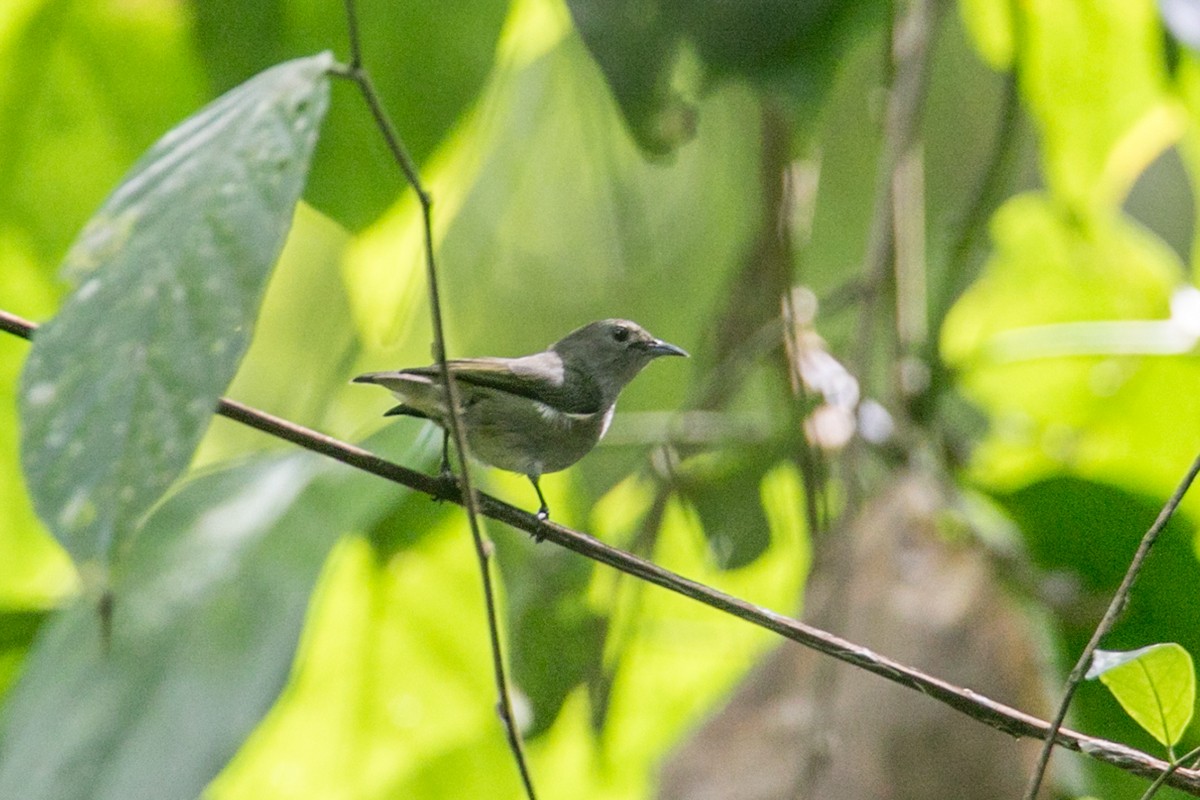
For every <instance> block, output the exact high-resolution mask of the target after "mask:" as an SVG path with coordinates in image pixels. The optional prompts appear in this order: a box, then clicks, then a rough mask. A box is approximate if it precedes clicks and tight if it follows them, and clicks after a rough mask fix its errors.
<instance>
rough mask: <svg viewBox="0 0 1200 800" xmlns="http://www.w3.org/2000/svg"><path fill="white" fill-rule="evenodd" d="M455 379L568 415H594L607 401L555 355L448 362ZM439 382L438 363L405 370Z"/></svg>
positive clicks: (584, 376)
mask: <svg viewBox="0 0 1200 800" xmlns="http://www.w3.org/2000/svg"><path fill="white" fill-rule="evenodd" d="M447 363H448V364H449V366H450V370H451V372H453V373H454V378H455V380H458V381H462V382H463V383H465V384H468V385H470V386H482V387H485V388H488V389H497V390H499V391H502V392H508V393H509V394H515V395H519V396H521V397H528V398H529V399H530V400H536V401H538V402H539V403H544V404H546V405H547V406H550V407H551V408H554V409H556V410H558V411H563V412H566V413H568V414H594V413H596V412H598V411H601V410H602V409H603V408H604V398H603V396H602V395H601V393H600V389H599V387H598V386H596V383H595V381H593V380H592V379H591V378H590V377H588V376H586V375H583V374H581V373H574V374H572V375H570V376H569V377H570V380H566V378H567V377H568V376H566V375H565V373H564V370H563V364H562V360H561V359H560V358H559V357H558V355H557V354H556V353H551V352H545V353H538V354H536V355H532V356H525V357H523V358H461V359H456V360H453V361H450V362H447ZM402 371H403V372H405V373H408V374H411V375H421V376H424V377H427V378H430V379H433V380H436V379H437V378H438V376H439V375H440V373H441V370H440V369H439V368H438V366H437V365H436V364H434V365H431V366H428V367H417V368H415V369H406V370H402Z"/></svg>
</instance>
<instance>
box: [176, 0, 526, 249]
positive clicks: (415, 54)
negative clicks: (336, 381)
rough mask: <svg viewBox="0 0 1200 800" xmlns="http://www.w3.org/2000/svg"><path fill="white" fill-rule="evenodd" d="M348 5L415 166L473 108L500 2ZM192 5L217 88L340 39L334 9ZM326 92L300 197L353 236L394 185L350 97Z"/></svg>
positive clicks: (342, 15) (220, 2) (351, 93)
mask: <svg viewBox="0 0 1200 800" xmlns="http://www.w3.org/2000/svg"><path fill="white" fill-rule="evenodd" d="M355 5H356V7H357V9H358V13H359V22H360V24H359V31H360V34H361V36H362V37H363V58H364V61H365V63H366V66H367V68H368V69H369V70H370V72H371V77H372V80H373V81H374V83H375V87H376V89H377V90H378V91H379V94H380V96H381V98H382V100H383V104H384V106H385V107H386V108H387V110H388V112H389V113H390V114H391V115H392V119H394V120H395V121H396V123H397V126H398V128H399V131H400V135H401V136H402V137H403V139H404V144H405V146H406V147H407V148H408V149H409V152H410V153H411V155H412V156H413V158H414V159H415V160H416V161H417V163H421V162H423V161H425V160H426V159H427V158H428V157H429V156H430V155H431V154H432V153H433V152H434V151H435V149H436V148H437V147H438V146H439V144H441V142H442V141H443V140H444V139H445V138H446V137H447V136H448V134H449V132H450V131H451V130H452V129H453V127H454V126H455V124H456V123H457V122H458V120H459V118H460V117H461V115H462V114H463V112H464V111H465V110H466V109H467V108H469V107H470V106H471V105H472V104H473V103H474V102H475V101H476V99H477V97H478V95H479V92H480V90H481V88H482V87H483V86H484V84H485V81H486V80H487V77H488V74H489V72H490V70H491V67H492V61H493V57H494V55H495V52H496V42H497V40H498V38H499V36H500V30H501V26H502V25H503V23H504V16H505V11H506V10H507V8H508V3H506V2H504V0H468V1H467V2H456V3H412V2H396V1H395V0H362V1H361V2H358V3H355ZM192 6H193V9H194V11H195V14H196V34H197V36H196V40H197V42H198V44H199V50H200V56H201V58H203V64H204V67H205V69H206V70H207V72H208V74H209V75H210V76H211V78H212V82H213V84H214V85H215V86H216V87H218V89H221V90H223V89H225V88H227V87H229V86H232V85H234V84H235V83H237V82H238V81H241V80H243V79H244V78H245V76H246V75H250V74H252V73H254V72H255V71H257V70H261V69H263V68H264V67H266V66H267V65H269V64H271V63H274V62H275V61H279V60H281V59H283V58H286V57H287V55H288V54H289V53H305V52H311V51H313V50H318V49H321V48H324V47H329V46H330V45H331V44H334V45H337V46H339V47H341V45H342V42H344V41H345V30H346V12H345V7H344V6H343V5H342V4H341V3H284V2H280V0H270V2H256V3H245V2H241V0H204V1H203V2H198V3H194V4H192ZM334 92H335V105H336V107H337V109H338V113H337V114H334V115H333V116H331V117H330V119H329V122H328V123H327V125H326V128H325V131H324V133H323V134H322V136H321V144H320V146H319V147H318V148H317V154H316V156H315V160H314V165H313V174H312V179H311V180H310V182H309V187H308V189H307V190H306V191H305V198H306V199H307V200H308V201H309V202H311V203H312V204H313V205H315V206H316V207H317V208H319V209H320V210H321V211H323V212H324V213H326V214H329V215H330V216H332V217H333V218H334V219H336V220H337V221H338V222H340V223H341V224H343V225H347V226H349V227H351V228H355V229H357V228H361V227H363V226H365V225H367V224H369V223H371V222H372V221H374V220H375V219H376V218H377V217H378V216H379V215H380V214H381V213H382V212H383V211H384V210H385V209H386V208H387V207H388V206H389V205H390V204H391V203H392V202H394V201H395V199H396V198H397V197H398V196H399V195H400V193H401V191H402V190H403V189H404V184H403V182H402V181H401V179H400V174H399V172H398V171H397V170H396V165H395V162H394V161H393V159H392V156H391V154H390V153H389V152H388V150H387V148H386V147H385V146H384V143H383V139H382V137H380V135H379V130H378V128H377V127H376V126H375V121H374V119H373V118H372V117H371V113H370V111H369V110H368V109H367V107H366V105H365V104H364V103H363V102H362V98H361V97H360V96H359V95H358V90H357V89H356V88H355V87H354V86H352V85H350V84H349V83H346V82H339V83H338V84H336V85H335V86H334ZM362 176H371V177H370V178H369V179H365V180H360V179H359V177H362Z"/></svg>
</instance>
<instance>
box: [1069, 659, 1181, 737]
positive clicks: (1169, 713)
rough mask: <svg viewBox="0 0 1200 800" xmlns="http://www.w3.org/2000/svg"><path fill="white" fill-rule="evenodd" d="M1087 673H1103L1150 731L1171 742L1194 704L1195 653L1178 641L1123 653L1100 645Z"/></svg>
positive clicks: (1103, 679)
mask: <svg viewBox="0 0 1200 800" xmlns="http://www.w3.org/2000/svg"><path fill="white" fill-rule="evenodd" d="M1087 676H1088V678H1099V679H1100V682H1101V683H1103V684H1104V685H1105V686H1107V687H1108V690H1109V691H1110V692H1112V693H1113V697H1115V698H1117V702H1118V703H1120V704H1121V708H1123V709H1125V711H1126V712H1127V713H1128V714H1129V716H1131V717H1133V718H1134V719H1135V720H1137V723H1138V724H1139V725H1141V726H1142V727H1143V728H1145V729H1146V730H1147V731H1148V732H1149V733H1150V735H1151V736H1153V737H1154V738H1155V739H1157V740H1158V741H1159V742H1161V743H1162V744H1164V745H1166V746H1167V747H1173V746H1174V745H1175V744H1177V743H1178V742H1179V739H1180V737H1182V736H1183V732H1184V730H1186V729H1187V726H1188V723H1190V722H1191V721H1192V712H1193V710H1194V709H1195V704H1196V670H1195V669H1194V668H1193V666H1192V656H1191V654H1189V653H1188V651H1187V650H1185V649H1183V648H1182V647H1180V646H1179V645H1177V644H1174V643H1169V644H1152V645H1150V646H1148V647H1142V648H1140V649H1138V650H1130V651H1125V652H1120V651H1115V650H1097V651H1096V654H1095V655H1094V656H1093V657H1092V666H1091V667H1090V668H1089V669H1088V673H1087Z"/></svg>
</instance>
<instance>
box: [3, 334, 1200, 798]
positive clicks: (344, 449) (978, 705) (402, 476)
mask: <svg viewBox="0 0 1200 800" xmlns="http://www.w3.org/2000/svg"><path fill="white" fill-rule="evenodd" d="M36 327H37V326H36V325H34V324H33V323H32V322H29V321H27V320H24V319H22V318H20V317H18V316H16V315H15V314H10V313H8V312H6V311H3V310H0V330H3V331H7V332H8V333H12V334H14V335H17V336H21V337H24V338H26V339H28V338H29V337H30V336H31V335H32V333H33V331H34V330H35V329H36ZM217 413H218V414H220V415H222V416H224V417H228V418H229V419H232V420H235V421H237V422H240V423H242V424H243V425H247V426H249V427H251V428H255V429H256V430H259V431H262V432H263V433H266V434H269V435H271V436H275V437H276V438H279V439H283V440H285V441H288V442H291V443H293V444H296V445H299V446H300V447H304V448H306V449H308V450H312V451H313V452H316V453H321V454H322V455H326V456H329V457H330V458H333V459H336V460H337V461H340V462H342V463H343V464H347V465H349V466H351V467H354V468H356V469H360V470H363V471H364V472H369V473H371V474H373V475H377V476H379V477H381V478H384V479H386V480H389V481H392V482H393V483H397V484H400V485H402V486H407V487H409V488H410V489H415V490H416V491H419V492H423V493H426V494H429V495H431V496H432V497H434V498H436V499H438V500H446V501H449V502H452V503H458V504H460V505H461V504H462V503H463V496H462V493H461V492H460V490H459V487H458V485H457V483H456V482H455V481H454V480H453V479H452V478H449V479H441V478H434V477H431V476H429V475H425V474H423V473H420V472H416V471H414V470H411V469H408V468H406V467H403V466H400V465H399V464H394V463H392V462H390V461H387V460H386V459H383V458H380V457H379V456H377V455H374V454H373V453H370V452H368V451H366V450H363V449H362V448H360V447H355V446H354V445H351V444H347V443H346V442H342V441H340V440H338V439H335V438H333V437H332V436H326V435H325V434H322V433H318V432H317V431H314V430H311V429H309V428H305V427H303V426H301V425H297V424H296V423H294V422H290V421H289V420H285V419H282V418H280V417H276V416H272V415H271V414H267V413H265V412H263V411H259V410H258V409H255V408H251V407H250V406H247V405H244V404H242V403H238V402H236V401H234V400H227V399H223V400H221V401H220V404H219V405H218V407H217ZM477 497H478V500H479V511H480V514H482V515H483V516H485V517H489V518H490V519H494V520H496V521H498V522H503V523H504V524H506V525H510V526H512V527H513V528H516V529H518V530H522V531H525V532H527V533H530V534H532V535H534V536H538V537H541V538H544V539H548V540H550V541H552V542H554V543H555V544H557V545H559V546H561V547H565V548H567V549H568V550H572V551H574V552H576V553H579V554H580V555H582V556H585V557H587V558H590V559H592V560H593V561H598V562H600V563H602V564H607V565H608V566H610V567H613V568H614V569H617V570H620V571H621V572H624V573H626V574H627V575H632V576H634V577H636V578H641V579H642V580H644V581H647V582H649V583H653V584H655V585H656V586H660V587H662V588H664V589H667V590H669V591H672V592H675V593H676V594H680V595H683V596H684V597H688V598H691V599H692V600H695V601H697V602H699V603H703V604H704V605H707V606H709V607H710V608H714V609H716V610H718V611H723V612H725V613H726V614H730V615H732V616H734V617H737V618H738V619H741V620H744V621H746V622H749V623H750V624H752V625H757V626H758V627H760V628H764V629H766V630H768V631H771V632H772V633H775V634H778V635H779V636H782V637H784V638H785V639H790V640H792V641H794V642H798V643H800V644H802V645H804V646H805V647H810V648H812V649H813V650H816V651H818V652H820V653H824V654H825V655H828V656H831V657H833V658H836V659H838V660H839V661H844V662H845V663H847V664H851V665H853V666H856V667H859V668H861V669H864V670H866V671H868V672H872V673H874V674H876V675H879V676H880V677H882V678H886V679H887V680H890V681H892V682H893V683H896V684H899V685H900V686H904V687H906V688H909V689H914V690H916V691H918V692H921V693H922V694H925V695H928V696H929V697H932V698H933V699H935V700H937V701H939V702H942V703H945V704H946V705H948V706H950V707H951V708H953V709H955V710H957V711H960V712H962V713H963V714H966V715H967V716H969V717H971V718H972V719H976V720H979V721H980V722H983V723H984V724H987V725H990V726H991V727H993V728H995V729H997V730H999V731H1001V732H1003V733H1007V734H1009V735H1010V736H1015V737H1025V736H1035V737H1038V738H1045V737H1046V736H1047V734H1048V733H1049V731H1050V727H1051V726H1050V723H1048V722H1046V721H1045V720H1042V719H1038V718H1037V717H1034V716H1032V715H1030V714H1026V713H1025V712H1023V711H1020V710H1018V709H1015V708H1012V707H1011V706H1007V705H1004V704H1003V703H998V702H996V701H995V700H992V699H990V698H987V697H984V696H983V695H981V694H978V693H976V692H973V691H971V690H970V689H964V688H961V687H959V686H955V685H953V684H950V683H947V682H946V681H943V680H941V679H939V678H936V677H933V676H932V675H927V674H926V673H924V672H921V671H920V670H916V669H913V668H912V667H908V666H906V665H904V664H901V663H900V662H898V661H894V660H892V659H890V658H887V657H886V656H882V655H879V654H878V653H875V652H874V651H872V650H870V649H868V648H866V647H862V646H860V645H857V644H855V643H854V642H850V641H847V640H845V639H842V638H841V637H839V636H835V635H833V634H831V633H827V632H825V631H823V630H821V629H819V628H814V627H812V626H811V625H806V624H804V623H803V622H799V621H797V620H794V619H791V618H790V617H786V616H784V615H782V614H777V613H775V612H773V611H770V610H768V609H765V608H762V607H761V606H757V605H754V604H753V603H749V602H746V601H745V600H742V599H740V598H737V597H734V596H732V595H729V594H726V593H725V592H722V591H720V590H717V589H714V588H712V587H710V586H706V585H705V584H702V583H698V582H697V581H693V580H690V579H688V578H685V577H683V576H682V575H678V574H676V573H674V572H671V571H670V570H668V569H664V568H663V567H660V566H658V565H657V564H654V563H652V562H650V561H647V560H645V559H643V558H639V557H637V556H635V555H632V554H630V553H627V552H625V551H623V550H619V549H617V548H615V547H610V546H609V545H606V544H604V543H603V542H601V541H599V540H598V539H595V538H594V537H592V536H589V535H588V534H586V533H582V532H580V531H576V530H573V529H571V528H567V527H564V526H562V525H558V524H556V523H554V522H550V521H549V520H546V521H543V520H539V519H538V518H537V517H536V516H534V515H533V514H530V513H529V512H527V511H522V510H521V509H519V508H516V507H514V506H511V505H509V504H507V503H505V502H503V501H501V500H498V499H496V498H495V497H492V496H490V495H487V494H484V493H482V492H480V493H478V495H477ZM1170 508H1172V507H1171V506H1168V508H1167V509H1164V513H1168V514H1169V510H1170ZM1054 741H1055V743H1056V744H1058V745H1061V746H1062V747H1066V748H1068V749H1070V750H1075V751H1077V752H1081V753H1084V754H1086V755H1088V756H1091V757H1092V758H1094V759H1096V760H1097V761H1102V762H1104V763H1106V764H1110V765H1112V766H1115V767H1118V768H1120V769H1123V770H1125V771H1126V772H1130V773H1132V774H1135V775H1139V776H1142V777H1146V778H1156V777H1158V776H1160V775H1161V774H1162V773H1163V772H1164V771H1166V770H1167V769H1169V767H1170V765H1169V764H1167V763H1166V762H1164V761H1162V760H1160V759H1157V758H1154V757H1152V756H1150V755H1148V754H1146V753H1143V752H1141V751H1140V750H1135V749H1133V748H1131V747H1127V746H1125V745H1122V744H1118V743H1116V742H1111V741H1108V740H1107V739H1100V738H1096V737H1094V736H1087V735H1085V734H1082V733H1077V732H1075V731H1073V730H1070V729H1068V728H1060V729H1059V730H1058V731H1057V733H1056V734H1055V735H1054ZM1167 782H1168V784H1169V785H1170V786H1172V787H1174V788H1176V789H1179V790H1181V791H1183V792H1185V793H1187V794H1190V795H1192V796H1194V797H1200V771H1196V770H1183V769H1180V770H1178V771H1176V772H1175V773H1173V774H1172V775H1171V776H1170V778H1169V779H1168V781H1167Z"/></svg>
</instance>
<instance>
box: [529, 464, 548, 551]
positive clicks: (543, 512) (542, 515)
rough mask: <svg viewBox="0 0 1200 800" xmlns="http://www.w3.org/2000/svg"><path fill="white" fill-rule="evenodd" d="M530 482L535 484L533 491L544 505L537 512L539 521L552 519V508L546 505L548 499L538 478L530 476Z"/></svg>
mask: <svg viewBox="0 0 1200 800" xmlns="http://www.w3.org/2000/svg"><path fill="white" fill-rule="evenodd" d="M529 482H530V483H532V484H533V490H534V491H535V492H537V496H538V500H539V501H540V502H541V504H542V505H541V506H540V507H539V508H538V511H537V518H538V519H540V520H547V519H550V506H548V505H546V498H545V497H543V496H542V487H541V486H539V485H538V479H537V477H535V476H533V475H530V476H529ZM537 538H538V539H539V541H540V539H541V537H537Z"/></svg>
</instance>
